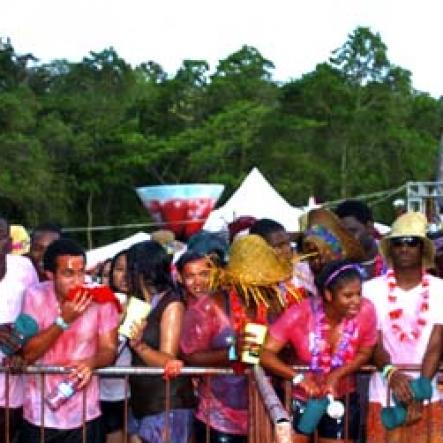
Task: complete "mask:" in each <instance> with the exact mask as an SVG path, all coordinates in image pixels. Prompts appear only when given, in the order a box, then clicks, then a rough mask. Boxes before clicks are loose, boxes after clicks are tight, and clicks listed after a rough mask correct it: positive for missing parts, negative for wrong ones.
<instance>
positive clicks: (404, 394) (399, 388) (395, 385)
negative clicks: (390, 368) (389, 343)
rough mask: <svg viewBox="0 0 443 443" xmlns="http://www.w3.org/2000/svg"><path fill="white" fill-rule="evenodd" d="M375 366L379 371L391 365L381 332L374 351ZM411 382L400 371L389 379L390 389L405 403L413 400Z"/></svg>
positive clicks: (396, 371)
mask: <svg viewBox="0 0 443 443" xmlns="http://www.w3.org/2000/svg"><path fill="white" fill-rule="evenodd" d="M374 364H375V366H376V367H377V369H378V370H379V371H381V370H382V369H383V368H384V367H385V366H386V365H389V364H391V356H390V355H389V353H388V351H386V349H385V347H384V346H383V336H382V334H381V332H380V331H378V337H377V344H376V346H375V350H374ZM409 380H410V377H408V376H407V375H406V374H404V373H403V372H401V371H399V370H395V371H394V372H393V373H392V375H391V376H390V377H389V387H390V388H391V389H392V391H393V392H394V394H395V395H396V397H397V398H398V399H399V400H400V401H403V402H405V403H409V402H410V401H411V400H412V398H413V394H412V390H411V387H410V386H409Z"/></svg>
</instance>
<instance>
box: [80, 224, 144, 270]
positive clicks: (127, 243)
mask: <svg viewBox="0 0 443 443" xmlns="http://www.w3.org/2000/svg"><path fill="white" fill-rule="evenodd" d="M150 238H151V236H150V235H149V234H146V232H137V233H136V234H134V235H131V236H130V237H128V238H124V239H123V240H119V241H116V242H115V243H111V244H109V245H106V246H102V247H100V248H96V249H91V250H90V251H88V252H87V253H86V264H87V268H88V269H92V268H94V266H96V265H97V264H98V263H103V262H104V261H105V260H107V259H108V258H112V257H114V255H116V254H118V253H119V252H120V251H123V250H125V249H128V248H130V247H131V246H132V245H135V244H136V243H140V242H142V241H145V240H149V239H150Z"/></svg>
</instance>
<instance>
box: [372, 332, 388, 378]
mask: <svg viewBox="0 0 443 443" xmlns="http://www.w3.org/2000/svg"><path fill="white" fill-rule="evenodd" d="M373 360H374V364H375V366H376V367H377V369H378V370H379V371H381V370H382V369H383V368H384V367H385V366H386V365H388V364H390V363H391V356H390V355H389V353H388V352H387V351H386V349H385V348H384V346H383V336H382V334H381V332H380V331H377V344H376V345H375V349H374V355H373Z"/></svg>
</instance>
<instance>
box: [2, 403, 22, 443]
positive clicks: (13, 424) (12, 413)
mask: <svg viewBox="0 0 443 443" xmlns="http://www.w3.org/2000/svg"><path fill="white" fill-rule="evenodd" d="M22 414H23V409H22V408H9V440H10V441H13V440H14V438H17V435H18V432H19V430H20V427H21V424H22ZM5 435H6V409H5V408H3V407H0V442H1V441H4V438H5Z"/></svg>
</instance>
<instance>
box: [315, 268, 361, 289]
mask: <svg viewBox="0 0 443 443" xmlns="http://www.w3.org/2000/svg"><path fill="white" fill-rule="evenodd" d="M350 269H353V270H354V271H356V272H358V274H359V275H360V277H361V269H360V266H358V265H356V264H353V263H350V264H347V265H344V266H342V267H341V268H338V269H336V270H335V271H334V272H333V273H332V274H331V275H330V276H329V277H328V278H327V279H326V281H325V283H324V285H323V286H324V287H325V288H326V287H327V286H328V285H330V284H331V283H332V282H333V281H334V280H335V279H336V278H337V277H338V276H339V275H340V274H341V273H342V272H344V271H348V270H350Z"/></svg>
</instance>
